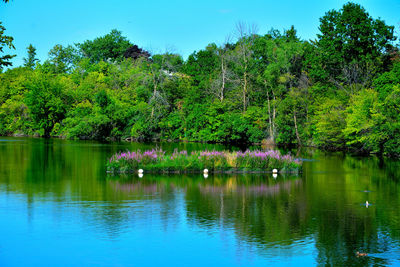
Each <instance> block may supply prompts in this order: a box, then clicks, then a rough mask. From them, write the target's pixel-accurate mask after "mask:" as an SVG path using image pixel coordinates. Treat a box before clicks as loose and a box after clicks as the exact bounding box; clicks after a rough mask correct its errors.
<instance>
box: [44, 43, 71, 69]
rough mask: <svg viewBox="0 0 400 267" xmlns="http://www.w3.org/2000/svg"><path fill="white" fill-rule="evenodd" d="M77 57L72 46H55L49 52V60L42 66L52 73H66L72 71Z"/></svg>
mask: <svg viewBox="0 0 400 267" xmlns="http://www.w3.org/2000/svg"><path fill="white" fill-rule="evenodd" d="M77 57H78V56H77V51H76V50H75V48H74V47H73V46H71V45H68V46H66V47H64V46H62V45H60V44H57V45H55V46H54V47H53V48H52V49H51V50H50V51H49V60H48V61H47V62H45V64H44V65H45V67H46V66H48V67H49V70H50V71H52V72H55V73H67V72H70V71H71V70H72V68H73V66H74V63H75V62H76V61H77Z"/></svg>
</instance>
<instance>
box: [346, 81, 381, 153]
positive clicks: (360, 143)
mask: <svg viewBox="0 0 400 267" xmlns="http://www.w3.org/2000/svg"><path fill="white" fill-rule="evenodd" d="M378 105H379V103H378V93H377V92H376V91H374V90H372V89H364V90H362V91H360V92H359V93H358V94H355V95H353V96H352V97H351V98H350V105H349V107H348V108H347V110H346V111H347V118H346V128H345V129H344V130H343V133H344V136H345V138H346V143H347V145H348V146H349V147H351V148H353V149H356V150H358V151H359V152H370V151H375V152H377V150H378V149H379V148H377V143H376V142H375V140H374V138H371V136H372V132H373V131H374V127H375V124H376V123H375V120H374V116H376V114H377V113H378V112H379V111H378Z"/></svg>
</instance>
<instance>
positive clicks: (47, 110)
mask: <svg viewBox="0 0 400 267" xmlns="http://www.w3.org/2000/svg"><path fill="white" fill-rule="evenodd" d="M26 88H27V90H28V92H27V94H26V97H25V102H26V105H27V106H28V108H29V112H30V114H31V117H32V119H33V122H34V124H35V125H34V127H35V128H36V129H37V130H39V132H40V134H41V135H42V136H44V137H50V133H51V131H52V130H53V127H54V125H55V124H56V123H60V122H61V120H62V119H63V118H64V116H65V113H66V110H67V103H68V98H67V96H66V95H65V94H64V90H65V84H64V83H63V80H62V79H60V78H58V77H52V76H51V75H49V74H45V73H42V72H37V73H36V74H35V75H34V76H33V77H32V79H31V80H30V81H28V82H27V84H26Z"/></svg>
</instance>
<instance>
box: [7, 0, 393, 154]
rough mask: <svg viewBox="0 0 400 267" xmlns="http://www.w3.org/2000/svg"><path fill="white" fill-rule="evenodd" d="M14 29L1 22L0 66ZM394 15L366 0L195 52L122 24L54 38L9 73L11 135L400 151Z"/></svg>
mask: <svg viewBox="0 0 400 267" xmlns="http://www.w3.org/2000/svg"><path fill="white" fill-rule="evenodd" d="M12 41H13V39H12V37H10V36H7V35H6V34H5V28H4V26H2V25H1V24H0V67H6V66H10V65H11V63H10V60H11V58H12V55H3V54H4V53H3V50H2V49H3V47H5V46H8V47H9V48H12V47H13V46H12ZM399 55H400V54H399V48H398V45H397V44H396V36H395V34H394V27H393V26H390V25H387V24H386V23H385V22H384V21H383V20H381V19H379V18H378V19H374V18H372V17H371V16H370V15H369V14H368V12H367V11H366V10H365V9H364V8H363V7H362V6H360V5H358V4H354V3H347V4H345V5H344V6H343V7H342V8H341V9H340V10H330V11H328V12H327V13H325V15H324V16H323V17H321V18H320V26H319V33H318V34H317V36H316V38H315V40H309V41H307V40H302V39H301V38H300V37H299V36H298V35H297V32H296V29H295V27H294V26H292V27H291V28H290V29H288V30H284V31H279V30H276V29H271V30H270V31H269V32H268V33H266V34H264V35H260V34H257V33H256V31H255V30H254V28H253V27H249V25H246V24H245V23H238V24H237V27H236V38H235V40H233V41H226V42H225V43H223V44H221V45H217V44H214V43H212V44H209V45H208V46H207V47H205V48H204V49H202V50H199V51H195V52H194V53H192V54H191V55H190V56H189V57H188V58H187V60H184V59H183V58H182V56H180V55H178V54H175V53H171V52H165V53H161V54H150V53H149V52H148V51H145V50H143V49H142V48H139V47H138V46H137V45H135V44H133V43H132V42H131V41H130V40H128V39H127V38H126V37H124V36H123V35H122V33H121V32H120V31H118V30H112V31H111V32H110V33H109V34H106V35H104V36H101V37H98V38H95V39H93V40H86V41H85V42H83V43H76V44H74V45H69V46H62V45H55V46H54V47H53V48H52V49H51V50H50V51H49V53H48V59H47V60H45V61H44V62H40V61H39V60H38V59H37V58H36V49H35V47H34V46H33V45H30V46H29V47H28V48H27V56H26V58H24V66H21V67H15V68H9V69H7V70H6V71H4V72H3V73H1V74H0V135H37V136H44V137H50V136H60V137H67V138H79V139H104V138H111V139H126V138H129V139H135V140H154V139H155V140H188V141H203V142H226V143H260V142H265V143H275V144H278V145H298V146H318V147H322V148H328V149H336V150H352V151H356V152H359V153H382V154H386V155H391V156H399V155H400V120H399V119H400V98H399V97H400V57H399Z"/></svg>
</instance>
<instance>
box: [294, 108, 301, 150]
mask: <svg viewBox="0 0 400 267" xmlns="http://www.w3.org/2000/svg"><path fill="white" fill-rule="evenodd" d="M293 120H294V128H295V130H296V138H297V142H298V144H299V146H301V141H300V136H299V131H298V130H297V120H296V111H293Z"/></svg>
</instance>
